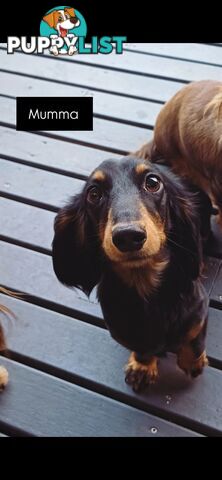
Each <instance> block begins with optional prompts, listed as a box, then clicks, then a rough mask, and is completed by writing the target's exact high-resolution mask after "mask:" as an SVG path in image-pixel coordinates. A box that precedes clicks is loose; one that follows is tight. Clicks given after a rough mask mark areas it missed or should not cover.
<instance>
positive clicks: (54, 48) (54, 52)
mask: <svg viewBox="0 0 222 480" xmlns="http://www.w3.org/2000/svg"><path fill="white" fill-rule="evenodd" d="M49 51H50V53H52V55H55V56H56V57H57V56H58V54H59V50H58V48H57V46H56V45H53V46H52V47H51V48H50V49H49Z"/></svg>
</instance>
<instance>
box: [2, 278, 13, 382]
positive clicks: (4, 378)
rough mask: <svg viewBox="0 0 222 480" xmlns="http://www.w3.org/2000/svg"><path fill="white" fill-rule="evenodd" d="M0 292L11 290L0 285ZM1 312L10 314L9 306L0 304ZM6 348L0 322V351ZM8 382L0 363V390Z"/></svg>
mask: <svg viewBox="0 0 222 480" xmlns="http://www.w3.org/2000/svg"><path fill="white" fill-rule="evenodd" d="M0 292H3V293H6V294H11V293H12V292H9V291H8V290H6V288H3V287H0ZM1 312H2V313H3V314H5V315H11V313H12V312H11V311H10V310H9V308H7V307H5V305H1V304H0V313H1ZM6 349H7V347H6V341H5V335H4V330H3V327H2V325H1V323H0V352H5V351H6ZM7 383H8V372H7V370H6V368H5V367H2V366H1V365H0V391H1V390H3V388H5V386H6V385H7Z"/></svg>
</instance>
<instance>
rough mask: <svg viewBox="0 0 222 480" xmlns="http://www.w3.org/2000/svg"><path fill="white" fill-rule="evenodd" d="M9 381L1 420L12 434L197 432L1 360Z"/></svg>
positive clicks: (1, 402)
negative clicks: (153, 429)
mask: <svg viewBox="0 0 222 480" xmlns="http://www.w3.org/2000/svg"><path fill="white" fill-rule="evenodd" d="M2 363H3V364H4V365H5V366H6V367H7V369H8V370H9V375H10V379H11V381H10V384H9V386H8V387H7V389H5V391H4V394H3V395H1V396H0V423H2V424H4V425H5V426H7V428H8V430H9V431H11V432H12V434H13V433H14V434H15V433H17V432H20V434H21V435H34V436H41V437H45V436H47V437H57V436H58V437H100V436H104V437H106V436H107V437H111V436H113V437H125V436H129V437H132V436H136V437H141V436H145V437H152V436H154V434H153V433H152V428H154V427H155V428H156V430H157V432H156V435H155V436H160V437H162V436H168V437H169V436H196V434H195V433H193V432H191V431H189V430H187V429H184V428H182V427H179V426H177V425H173V424H171V423H169V422H166V421H164V420H161V419H158V418H156V417H154V416H153V415H149V414H147V413H145V412H141V411H139V410H137V409H135V408H132V407H130V406H127V405H124V404H122V403H119V402H117V401H115V400H112V399H109V398H106V397H105V396H102V395H99V394H97V393H94V392H90V391H88V390H85V389H83V388H81V387H78V386H76V385H72V384H70V383H68V382H65V381H64V380H60V379H57V378H54V377H52V376H50V375H47V374H44V373H40V372H38V371H36V370H33V369H31V368H29V367H26V366H23V365H20V364H18V363H16V362H13V361H10V360H6V359H4V360H3V362H2Z"/></svg>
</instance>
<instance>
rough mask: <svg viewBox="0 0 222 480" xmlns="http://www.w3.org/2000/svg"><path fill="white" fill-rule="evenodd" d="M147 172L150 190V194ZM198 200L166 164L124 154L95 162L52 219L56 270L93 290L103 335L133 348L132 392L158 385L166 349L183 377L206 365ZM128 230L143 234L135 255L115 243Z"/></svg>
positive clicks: (76, 284) (205, 203)
mask: <svg viewBox="0 0 222 480" xmlns="http://www.w3.org/2000/svg"><path fill="white" fill-rule="evenodd" d="M150 175H151V176H152V178H153V176H154V177H155V178H156V179H157V180H156V181H158V191H156V192H154V191H150V190H149V189H148V187H149V188H150V186H149V182H150ZM147 182H148V184H147ZM147 185H148V186H147ZM198 195H199V194H198V193H197V192H196V193H194V192H191V191H190V190H189V188H188V186H186V185H185V183H184V182H183V183H182V181H181V180H179V179H178V178H177V177H176V176H175V175H174V174H173V173H172V172H170V171H169V170H168V169H167V167H165V166H161V165H152V164H150V163H149V162H146V163H144V162H141V160H139V159H137V158H136V157H133V156H129V157H125V158H124V159H122V160H120V161H112V160H109V161H105V162H103V163H102V164H101V165H100V166H99V167H98V169H96V171H94V172H93V173H92V175H91V176H90V177H89V179H88V181H87V182H86V185H85V186H84V188H83V191H82V193H80V194H78V195H76V196H74V197H73V198H72V199H71V201H70V202H69V204H68V205H67V206H65V207H64V208H62V209H61V210H60V211H59V213H58V215H57V216H56V219H55V236H54V240H53V265H54V270H55V273H56V275H57V277H58V279H59V280H60V281H61V282H62V283H64V284H65V285H68V286H74V287H77V288H80V289H82V290H83V291H84V292H85V293H86V294H88V295H89V294H90V292H91V290H92V289H93V288H94V287H95V285H98V298H99V301H100V303H101V307H102V310H103V314H104V319H105V322H106V325H107V327H108V328H109V330H110V332H111V335H112V336H113V337H114V338H115V339H116V340H117V341H118V342H119V343H121V344H122V345H124V346H125V347H127V348H129V349H130V350H132V351H133V353H132V354H131V356H130V359H129V362H128V365H127V368H126V370H127V371H126V381H127V382H128V383H130V384H132V386H133V388H134V389H135V390H139V389H141V388H142V387H143V386H144V385H145V384H146V383H148V382H153V381H154V380H155V379H156V377H157V374H158V370H157V358H158V356H161V355H162V354H163V353H164V352H166V351H173V352H176V353H177V358H178V365H179V366H180V367H181V368H182V369H183V370H184V371H185V372H186V373H187V374H190V375H191V376H196V375H198V374H199V373H201V372H202V370H203V367H204V366H205V365H206V364H207V358H206V354H205V334H206V325H207V313H208V297H207V295H206V293H205V290H204V288H203V286H202V284H201V282H200V273H201V268H202V246H201V245H202V244H201V238H200V232H201V226H200V219H201V214H200V211H201V209H200V210H199V206H198V205H199V201H200V198H202V200H201V201H202V202H203V204H202V208H203V210H204V213H205V216H207V215H208V212H209V205H208V197H207V196H204V195H202V197H201V196H200V197H199V196H198ZM209 216H210V215H208V217H209ZM205 220H206V219H205ZM208 223H209V218H208ZM205 227H206V223H205V226H204V228H205ZM129 228H131V229H132V228H133V229H136V231H137V230H138V229H139V231H140V232H141V231H142V232H145V233H144V235H145V240H143V241H144V243H143V245H142V247H141V248H140V249H139V250H136V251H128V250H125V251H122V249H120V247H117V246H116V244H114V238H115V235H116V232H117V231H119V230H118V229H120V230H121V229H122V230H123V231H124V235H125V232H126V231H127V229H129ZM127 248H128V247H127Z"/></svg>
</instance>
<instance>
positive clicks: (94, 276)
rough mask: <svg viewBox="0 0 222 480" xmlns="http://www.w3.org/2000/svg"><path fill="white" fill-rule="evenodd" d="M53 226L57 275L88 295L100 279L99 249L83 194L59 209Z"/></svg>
mask: <svg viewBox="0 0 222 480" xmlns="http://www.w3.org/2000/svg"><path fill="white" fill-rule="evenodd" d="M54 229H55V235H54V239H53V244H52V256H53V267H54V271H55V273H56V276H57V277H58V279H59V280H60V282H62V283H64V284H65V285H67V286H72V287H77V288H80V289H81V290H83V291H84V292H85V293H86V294H87V295H89V294H90V292H91V291H92V289H93V288H94V286H95V285H97V284H98V283H99V280H100V275H101V266H100V249H99V241H98V237H97V235H96V232H95V231H94V229H93V226H92V223H91V220H90V218H89V217H88V215H87V213H86V211H85V209H84V206H83V201H82V194H79V195H76V196H75V197H73V198H72V200H71V201H70V203H69V204H68V205H67V206H66V207H64V208H62V209H60V211H59V213H58V214H57V216H56V218H55V223H54Z"/></svg>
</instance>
